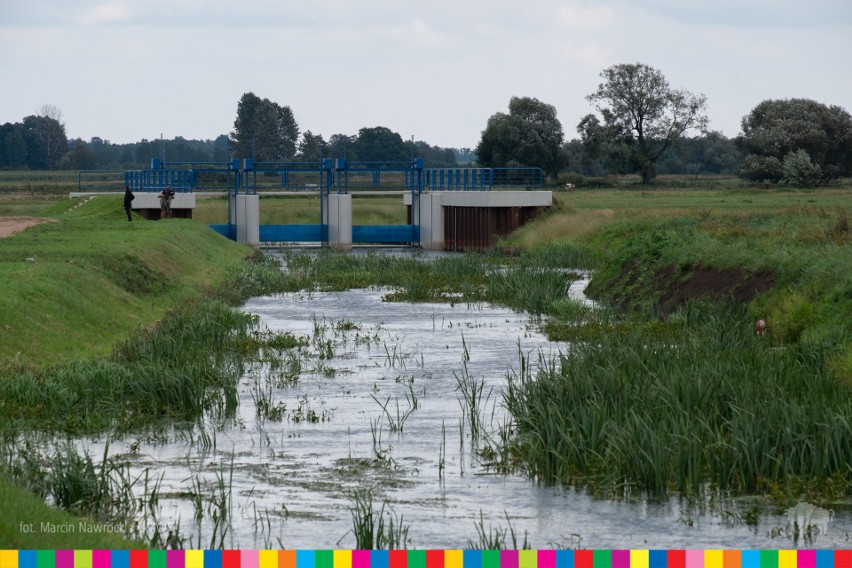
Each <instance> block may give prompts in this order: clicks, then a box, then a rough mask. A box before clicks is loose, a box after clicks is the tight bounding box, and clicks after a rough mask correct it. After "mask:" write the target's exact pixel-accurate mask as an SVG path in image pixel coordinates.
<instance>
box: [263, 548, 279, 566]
mask: <svg viewBox="0 0 852 568" xmlns="http://www.w3.org/2000/svg"><path fill="white" fill-rule="evenodd" d="M260 568H278V551H277V550H261V551H260Z"/></svg>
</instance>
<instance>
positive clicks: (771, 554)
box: [760, 550, 778, 568]
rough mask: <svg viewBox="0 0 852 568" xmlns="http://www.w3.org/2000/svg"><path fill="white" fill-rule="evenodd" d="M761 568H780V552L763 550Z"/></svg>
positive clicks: (761, 552)
mask: <svg viewBox="0 0 852 568" xmlns="http://www.w3.org/2000/svg"><path fill="white" fill-rule="evenodd" d="M760 568H778V551H777V550H761V551H760Z"/></svg>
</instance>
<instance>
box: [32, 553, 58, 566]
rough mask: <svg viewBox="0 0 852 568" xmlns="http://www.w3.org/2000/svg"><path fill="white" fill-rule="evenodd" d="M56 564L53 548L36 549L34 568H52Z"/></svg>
mask: <svg viewBox="0 0 852 568" xmlns="http://www.w3.org/2000/svg"><path fill="white" fill-rule="evenodd" d="M54 566H56V551H55V550H36V568H54Z"/></svg>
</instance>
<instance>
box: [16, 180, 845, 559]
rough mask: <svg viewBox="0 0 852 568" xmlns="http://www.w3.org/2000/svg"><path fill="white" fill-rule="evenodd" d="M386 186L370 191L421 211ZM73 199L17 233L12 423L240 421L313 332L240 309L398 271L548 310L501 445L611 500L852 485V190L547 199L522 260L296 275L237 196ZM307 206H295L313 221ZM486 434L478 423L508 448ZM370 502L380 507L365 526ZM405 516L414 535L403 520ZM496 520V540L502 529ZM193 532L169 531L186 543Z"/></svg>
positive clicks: (399, 275)
mask: <svg viewBox="0 0 852 568" xmlns="http://www.w3.org/2000/svg"><path fill="white" fill-rule="evenodd" d="M13 199H18V200H20V201H26V202H33V203H36V202H35V201H33V200H30V199H26V198H20V197H15V198H12V197H9V198H8V199H5V198H4V199H0V207H4V206H5V203H7V202H11V201H13ZM387 199H390V198H372V199H370V200H366V201H365V202H366V203H370V204H375V205H377V206H379V208H382V207H385V206H388V207H389V208H392V207H397V206H398V207H400V209H401V205H398V202H397V201H396V199H397V198H393V200H394V203H391V202H390V201H387V202H386V203H385V201H384V200H387ZM269 201H270V207H269V209H270V210H271V211H272V210H276V209H278V210H279V212H280V214H281V215H282V216H283V215H285V214H286V213H285V212H286V211H287V210H292V209H293V207H292V206H293V205H294V204H298V203H299V202H300V201H301V202H302V203H303V204H304V210H303V211H304V212H310V214H311V215H313V214H315V213H316V211H317V209H316V208H315V203H312V202H311V198H296V200H295V201H290V200H286V199H283V198H282V199H270V200H269ZM207 202H209V203H210V206H211V209H210V210H209V211H208V212H206V213H203V211H204V207H205V206H206V203H207ZM77 203H78V202H77V201H76V200H73V201H71V200H64V199H63V200H56V201H52V200H47V201H44V202H41V201H39V202H37V205H35V204H34V205H33V206H32V211H33V212H34V213H35V212H37V213H38V214H40V215H42V216H46V217H50V218H55V219H56V221H55V222H52V223H45V224H42V225H39V226H36V227H33V228H30V229H28V230H27V231H25V232H23V233H20V234H18V235H15V236H13V237H9V238H6V239H3V241H2V245H3V246H2V248H0V338H2V341H0V377H2V378H0V408H2V415H3V416H4V417H9V418H10V420H9V425H10V426H11V427H13V428H22V427H29V426H30V425H32V424H40V426H41V427H48V428H52V429H58V430H63V431H68V432H83V431H99V430H102V429H105V430H108V431H109V430H115V429H117V430H122V429H125V428H130V427H137V426H139V425H142V424H148V423H155V422H156V421H158V420H160V419H163V418H165V419H166V420H174V419H190V420H193V419H194V418H196V417H198V416H200V414H201V413H202V412H205V411H209V412H212V413H214V414H216V413H220V414H219V415H223V416H224V415H227V413H228V411H229V409H231V408H232V407H233V404H234V402H233V388H234V384H235V383H234V380H235V377H237V376H239V370H240V366H241V365H242V364H243V361H245V360H246V359H245V357H247V356H251V355H252V354H253V353H257V352H258V351H259V350H263V349H266V348H274V347H275V346H278V345H285V344H286V345H290V344H292V341H293V338H283V337H265V336H263V335H261V334H258V333H256V330H255V329H254V327H253V326H254V322H253V321H252V320H251V319H250V318H246V317H244V316H240V315H239V314H236V313H235V312H234V311H232V310H230V309H229V308H228V305H232V304H235V303H238V302H240V301H242V300H243V299H245V298H247V297H249V296H251V295H257V294H265V293H272V292H275V291H286V290H291V291H295V290H302V289H309V290H314V289H320V290H340V289H347V288H359V287H371V286H380V287H387V288H390V290H389V291H388V292H387V294H386V295H385V299H387V300H395V301H412V302H413V301H447V302H474V303H476V302H493V303H498V304H502V305H506V306H510V307H513V308H515V309H518V310H524V311H528V312H530V313H533V314H540V315H543V316H546V319H544V318H543V319H542V320H541V321H542V322H543V328H544V330H545V331H546V332H547V333H548V335H549V336H550V337H552V338H555V339H565V340H570V341H572V342H573V344H572V348H571V350H570V351H569V352H567V353H566V354H565V355H564V356H562V357H561V358H559V359H558V360H554V361H548V362H545V363H546V364H545V365H544V366H543V369H542V371H541V372H540V373H539V374H537V375H536V376H532V375H530V373H529V371H528V369H529V367H528V366H527V364H526V363H527V362H526V361H524V364H523V365H522V370H521V372H520V373H519V375H518V377H516V378H515V379H514V380H513V381H512V383H511V387H510V389H509V391H508V393H507V395H506V403H507V405H508V406H509V408H510V410H511V412H512V415H513V424H511V425H507V426H506V427H505V428H503V430H502V431H501V432H500V438H501V440H500V442H499V445H498V446H497V447H494V448H490V450H491V451H492V456H493V457H498V458H499V461H500V463H499V464H498V465H500V466H502V467H503V468H505V469H514V468H519V469H522V470H525V471H527V472H528V473H530V474H531V475H533V476H535V477H536V478H538V479H540V480H542V481H544V482H563V483H571V484H578V485H585V484H587V485H589V486H591V487H593V488H595V489H596V490H601V491H606V492H609V493H610V494H612V493H613V492H616V493H619V494H621V493H623V492H624V491H625V488H635V489H636V490H639V491H650V492H664V491H669V490H678V491H683V492H686V493H695V492H701V491H703V490H705V488H708V487H709V488H715V489H720V490H724V491H730V492H732V493H734V494H740V493H766V494H771V495H773V496H775V497H777V498H780V499H797V498H798V497H799V495H800V494H807V495H808V496H809V497H810V498H812V499H816V500H819V499H823V500H833V499H838V498H848V497H849V496H850V494H852V465H850V462H849V458H848V456H849V455H852V447H850V440H852V430H850V424H852V406H850V403H849V402H848V401H849V400H850V399H852V397H850V396H849V390H850V388H852V341H850V336H852V317H850V314H852V253H850V250H852V247H849V244H850V232H849V207H850V205H852V190H850V189H849V188H848V187H845V186H844V187H839V188H831V189H821V190H817V191H786V190H780V191H769V192H762V191H761V192H759V191H754V190H747V191H741V190H731V189H717V190H712V191H694V190H693V191H671V190H655V191H648V190H642V191H636V190H634V191H630V190H606V191H576V192H571V193H560V194H557V196H556V206H555V207H554V208H553V209H552V210H551V211H550V212H548V213H546V214H544V215H542V216H541V217H539V218H538V219H537V220H535V221H534V222H533V223H531V224H530V225H527V226H526V227H523V228H522V229H520V230H519V231H517V232H516V233H514V234H513V235H512V236H511V238H509V239H507V240H506V241H505V242H502V243H500V246H499V247H498V248H499V249H500V250H501V251H502V252H503V253H510V254H508V255H506V254H498V253H496V252H495V253H493V254H467V255H454V256H452V257H441V258H437V259H434V260H431V261H428V262H426V261H425V260H424V259H418V258H411V257H408V256H405V257H398V258H393V257H388V256H380V255H377V254H342V253H335V252H330V251H321V252H319V253H308V252H293V251H290V252H285V253H283V258H282V261H283V262H284V263H285V265H286V268H287V270H285V271H284V272H282V271H280V270H279V265H278V264H277V263H276V262H274V261H270V260H262V261H261V260H259V259H257V258H256V257H254V260H255V261H254V262H241V261H242V259H244V258H245V257H246V256H247V255H248V254H249V253H250V251H249V250H248V249H246V248H245V247H242V246H239V245H236V244H234V243H232V242H230V241H227V240H226V239H223V238H221V237H219V236H218V235H215V234H214V233H213V232H212V231H209V230H208V229H207V228H206V227H204V223H206V222H209V221H208V220H207V219H205V215H208V214H210V215H215V214H218V213H215V209H216V207H220V206H223V202H222V200H215V199H211V200H205V201H204V202H202V203H204V204H205V205H202V206H201V207H200V208H199V209H200V211H199V215H198V216H197V218H196V220H195V221H186V220H173V221H168V222H157V223H147V222H145V223H143V222H133V223H127V222H126V220H123V210H122V208H121V199H120V197H118V196H101V197H97V198H94V199H92V200H90V201H86V202H85V203H84V204H83V205H82V206H81V207H79V208H74V207H73V206H74V205H76V204H77ZM302 214H303V213H298V214H295V215H294V216H293V217H292V218H293V219H294V220H298V221H297V222H311V220H310V219H303V218H300V217H301V215H302ZM288 218H289V217H288ZM199 220H201V223H199V222H198V221H199ZM188 251H191V254H188ZM579 268H594V269H595V271H596V272H595V278H594V280H593V283H592V286H591V287H590V293H591V294H593V295H594V296H595V297H596V298H598V299H600V300H601V301H602V302H603V306H604V307H602V308H596V309H590V308H587V307H585V306H583V305H581V304H579V303H577V302H574V301H571V300H569V299H567V298H566V294H565V291H566V288H567V286H568V285H569V284H570V283H571V282H572V281H573V280H575V279H576V274H575V273H574V272H575V269H579ZM757 318H762V319H765V320H767V322H768V329H769V331H768V334H767V335H766V336H763V337H757V336H756V335H755V331H754V321H755V319H757ZM202 346H203V347H204V349H207V348H209V349H210V354H211V355H212V357H211V358H209V360H206V358H205V357H204V356H202V353H204V352H203V351H201V347H202ZM205 352H206V351H205ZM395 356H396V354H395V353H394V354H393V355H391V354H390V353H389V354H388V359H389V361H391V362H393V359H394V358H395ZM468 379H469V377H466V376H465V375H464V374H462V375H459V377H457V380H458V382H459V386H460V388H461V389H466V390H464V397H465V398H466V399H467V409H466V412H468V413H469V421H470V426H471V427H473V426H474V425H476V424H475V423H474V422H475V421H474V420H471V419H472V418H473V417H476V416H478V412H477V411H476V407H477V405H478V404H479V403H480V402H481V401H484V400H487V397H488V394H489V393H487V392H483V391H482V389H481V388H480V384H479V383H478V382H476V381H472V382H471V381H470V380H468ZM229 393H230V394H229ZM377 403H378V404H379V405H381V406H382V408H383V409H384V412H385V414H386V415H387V417H388V420H389V422H391V423H394V420H395V421H396V422H395V423H396V424H398V428H399V429H401V428H402V422H403V416H404V415H403V414H401V412H403V411H404V408H403V409H402V410H400V408H399V405H398V408H397V413H396V418H394V417H393V415H392V412H390V411H389V407H388V404H389V403H390V400H389V399H387V400H384V399H381V400H379V399H377ZM413 404H416V403H413ZM411 405H412V403H410V406H411ZM269 409H270V412H271V411H272V410H274V401H270V406H269ZM390 410H392V407H390ZM269 419H273V418H272V417H270V418H269ZM510 432H511V434H510ZM490 435H491V433H489V432H481V433H480V436H479V437H481V438H482V440H483V443H485V444H491V443H494V442H493V440H490V439H489V436H490ZM374 443H375V442H374ZM7 449H8V446H7ZM481 449H482V450H483V451H484V450H485V449H489V448H481ZM16 451H17V450H16ZM58 451H61V450H58ZM11 455H12V454H9V456H11ZM16 455H17V456H18V457H20V452H19V451H18V453H17V454H16ZM59 455H61V456H62V459H64V460H65V461H66V462H68V463H69V464H72V465H74V470H75V471H80V472H82V474H83V475H81V476H80V478H81V479H82V480H83V481H84V482H85V483H82V484H81V483H77V481H75V479H76V478H74V479H69V480H67V481H68V483H66V485H65V487H66V488H68V489H69V494H71V493H70V490H71V489H74V488H75V487H80V486H82V487H84V488H85V487H91V488H92V490H91V491H89V493H91V494H94V495H98V494H99V493H98V485H97V484H96V483H95V484H94V485H86V483H90V482H93V481H94V482H96V481H97V479H96V478H97V476H98V475H99V473H98V472H102V471H103V469H104V465H103V464H101V465H100V466H99V465H98V464H97V463H92V460H91V459H90V458H87V457H86V456H83V457H80V456H77V457H75V456H74V455H71V454H70V453H68V454H57V456H59ZM4 456H5V454H4ZM78 458H79V459H78ZM87 460H88V461H87ZM3 463H4V465H5V468H6V469H7V470H8V469H9V468H10V467H11V468H15V467H18V468H20V467H23V466H22V465H21V463H22V462H20V461H18V460H17V458H14V459H13V457H8V459H6V457H4V460H3ZM90 465H91V467H90ZM69 467H70V466H69ZM40 471H44V469H43V468H41V469H40ZM87 472H88V473H87ZM89 474H94V477H95V479H94V480H93V478H92V475H89ZM8 475H9V476H12V477H15V478H16V479H18V480H21V479H24V477H22V476H13V475H12V474H8ZM223 476H224V474H223ZM223 479H224V477H223ZM0 491H2V492H4V493H8V494H9V495H10V496H9V497H8V501H7V502H9V503H10V505H9V507H10V510H11V511H13V512H14V511H24V510H26V511H27V512H26V513H24V512H21V513H20V515H19V516H20V518H21V519H28V518H48V517H46V516H45V515H48V514H53V512H52V511H51V512H47V510H41V509H45V508H44V507H40V510H39V512H35V513H32V514H30V513H29V511H30V508H31V507H33V506H34V505H33V498H32V497H31V496H29V495H27V494H26V492H23V491H21V490H19V489H17V488H14V487H13V486H11V485H8V484H7V483H6V482H5V481H3V482H2V483H0ZM37 491H39V492H44V489H39V490H37ZM44 494H45V495H46V493H44ZM57 495H58V494H57ZM71 498H72V499H73V497H71ZM57 500H58V497H57ZM35 501H36V502H38V499H35ZM76 501H79V499H77V500H76ZM97 502H98V501H97V500H95V501H94V503H97ZM366 507H367V501H363V500H362V507H361V513H362V515H361V519H362V520H364V519H367V513H369V512H370V511H372V504H371V503H370V504H369V508H366ZM355 510H358V506H357V504H356V508H355ZM355 510H354V511H355ZM80 512H86V513H87V514H95V513H94V512H93V511H92V510H91V509H90V510H88V511H82V510H81V511H80ZM353 515H354V512H353ZM18 520H19V519H18V518H14V519H13V521H14V524H13V525H2V526H0V530H2V531H6V532H4V533H0V539H2V540H0V543H3V545H5V543H11V545H12V546H18V543H19V542H22V541H20V540H15V539H23V538H24V535H21V534H19V533H20V531H19V530H18V526H17V522H18ZM374 520H378V518H376V517H375V516H374ZM27 522H29V521H27ZM391 522H392V523H394V524H396V525H397V526H396V528H395V529H394V530H395V531H396V533H395V534H396V535H397V536H396V537H394V538H398V537H399V536H401V533H402V532H403V530H404V529H407V527H404V526H403V525H402V521H401V518H400V519H399V520H398V521H397V520H395V519H392V520H391ZM353 524H354V526H357V525H358V524H359V522H357V521H356V520H355V518H354V517H353ZM361 524H363V523H361ZM481 528H482V529H483V530H482V531H480V539H481V540H483V537H487V536H489V535H488V533H489V532H491V531H485V529H484V527H481ZM178 529H179V527H177V528H170V529H163V531H162V532H161V533H155V534H157V535H158V536H157V537H156V538H160V539H161V540H160V542H164V543H165V542H168V541H169V540H170V539H172V541H173V542H178V541H179V540H180V539H179V534H178V533H179V530H178ZM157 530H158V531H159V530H160V529H159V528H158V529H157ZM223 530H224V527H223ZM500 534H502V535H503V536H505V534H503V533H500ZM220 536H221V533H220ZM373 537H375V532H374V533H373ZM145 538H147V539H149V540H150V539H151V538H153V537H152V534H150V533H146V535H145ZM388 538H390V537H388ZM404 540H405V537H402V541H403V542H404ZM486 540H487V539H486ZM42 544H43V545H44V546H52V544H50V543H48V542H44V543H42ZM373 545H374V546H375V538H373ZM57 546H59V545H57ZM76 546H77V544H76V541H75V547H76Z"/></svg>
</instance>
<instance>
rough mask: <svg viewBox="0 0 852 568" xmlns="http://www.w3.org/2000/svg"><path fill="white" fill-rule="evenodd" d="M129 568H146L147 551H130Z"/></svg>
mask: <svg viewBox="0 0 852 568" xmlns="http://www.w3.org/2000/svg"><path fill="white" fill-rule="evenodd" d="M130 568H148V551H147V550H131V551H130Z"/></svg>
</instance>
